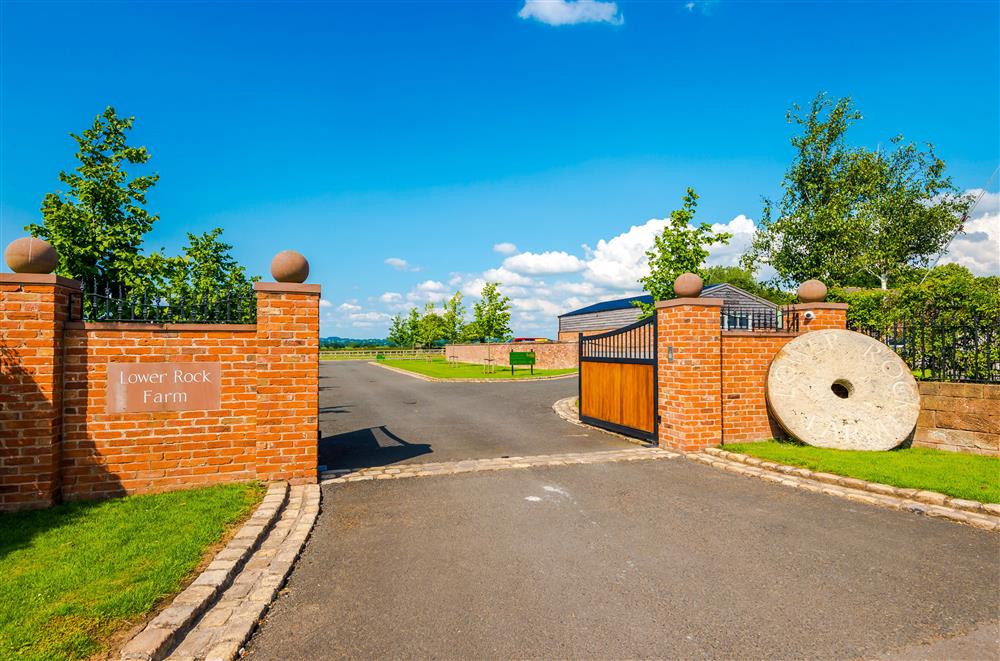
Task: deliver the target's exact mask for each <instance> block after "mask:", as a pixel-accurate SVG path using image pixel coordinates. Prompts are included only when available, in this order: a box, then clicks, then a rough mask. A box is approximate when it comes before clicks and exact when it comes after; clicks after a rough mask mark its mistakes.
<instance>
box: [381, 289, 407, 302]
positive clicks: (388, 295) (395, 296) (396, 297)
mask: <svg viewBox="0 0 1000 661" xmlns="http://www.w3.org/2000/svg"><path fill="white" fill-rule="evenodd" d="M378 300H379V301H381V302H383V303H402V302H403V295H402V294H399V293H397V292H394V291H387V292H385V293H384V294H382V295H381V296H379V297H378Z"/></svg>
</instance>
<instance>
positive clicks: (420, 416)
mask: <svg viewBox="0 0 1000 661" xmlns="http://www.w3.org/2000/svg"><path fill="white" fill-rule="evenodd" d="M319 383H320V392H319V406H320V430H321V432H322V436H323V438H322V440H321V441H320V445H319V463H320V464H321V465H325V466H326V467H327V468H328V469H333V468H361V467H368V466H382V465H387V464H392V463H397V462H403V461H405V462H421V463H426V462H436V461H460V460H462V459H482V458H493V457H502V456H505V455H506V456H512V457H513V456H526V455H539V454H559V453H564V452H586V451H599V450H613V449H616V448H628V447H635V446H634V445H633V444H632V443H629V442H628V441H624V440H622V439H621V438H618V437H616V436H612V435H610V434H605V433H602V432H600V431H597V430H588V429H584V428H581V427H577V426H575V425H570V424H567V423H566V422H565V421H563V420H562V419H560V418H559V417H557V416H556V415H554V414H553V413H552V404H553V403H554V402H556V401H557V400H559V399H562V398H564V397H569V396H571V395H576V393H577V379H576V377H575V376H574V377H570V378H565V379H552V380H543V381H533V382H511V383H444V382H431V381H421V380H419V379H415V378H413V377H410V376H407V375H405V374H399V373H398V372H393V371H391V370H387V369H384V368H381V367H378V366H375V365H369V364H368V363H365V362H359V361H327V362H324V363H322V364H321V365H320V382H319Z"/></svg>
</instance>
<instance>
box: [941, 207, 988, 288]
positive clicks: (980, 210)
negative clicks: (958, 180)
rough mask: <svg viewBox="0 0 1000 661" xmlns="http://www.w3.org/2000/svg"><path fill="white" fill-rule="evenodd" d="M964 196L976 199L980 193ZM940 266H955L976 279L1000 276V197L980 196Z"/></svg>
mask: <svg viewBox="0 0 1000 661" xmlns="http://www.w3.org/2000/svg"><path fill="white" fill-rule="evenodd" d="M966 192H967V193H970V194H972V195H975V196H977V197H978V196H979V194H980V193H982V190H981V189H979V190H976V189H973V190H969V191H966ZM940 263H941V264H949V263H954V264H959V265H960V266H964V267H966V268H967V269H969V270H970V271H972V272H973V273H974V274H976V275H979V276H984V275H1000V193H986V194H985V195H983V199H982V200H981V201H980V202H979V206H978V207H976V209H975V210H974V211H973V213H972V216H971V217H970V218H969V220H968V221H966V223H965V230H964V231H963V232H962V233H961V234H959V235H958V236H956V237H955V240H954V241H952V242H951V246H950V247H949V249H948V252H947V253H946V254H945V255H944V257H942V258H941V261H940Z"/></svg>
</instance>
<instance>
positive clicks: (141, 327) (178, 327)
mask: <svg viewBox="0 0 1000 661" xmlns="http://www.w3.org/2000/svg"><path fill="white" fill-rule="evenodd" d="M64 327H65V328H66V329H67V330H82V331H129V332H132V331H140V332H141V331H146V332H150V333H178V332H189V333H190V332H195V333H197V332H211V333H219V332H231V333H256V332H257V326H256V325H255V324H145V323H141V322H131V321H67V322H66V324H65V326H64Z"/></svg>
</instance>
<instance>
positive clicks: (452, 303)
mask: <svg viewBox="0 0 1000 661" xmlns="http://www.w3.org/2000/svg"><path fill="white" fill-rule="evenodd" d="M443 320H444V339H445V341H446V342H458V341H459V340H460V339H462V336H463V335H464V334H465V306H464V305H463V304H462V292H460V291H457V292H455V294H454V296H452V297H451V298H449V299H448V301H447V302H446V303H445V304H444V315H443Z"/></svg>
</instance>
